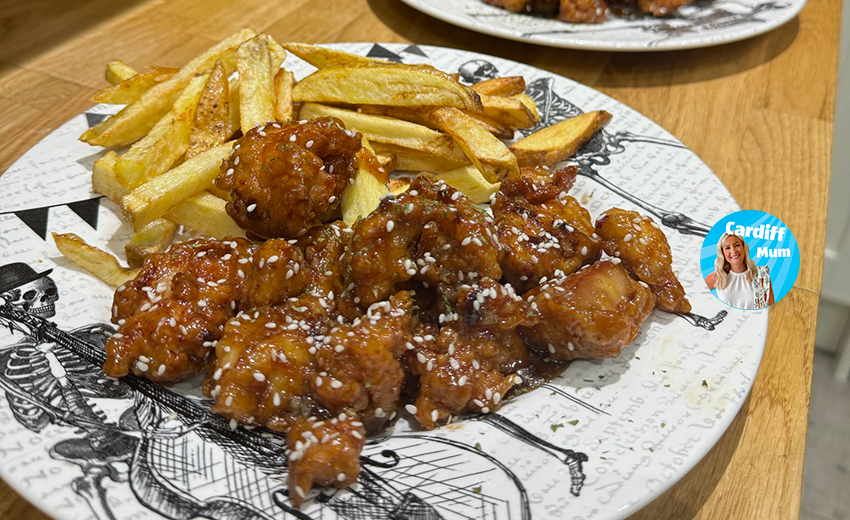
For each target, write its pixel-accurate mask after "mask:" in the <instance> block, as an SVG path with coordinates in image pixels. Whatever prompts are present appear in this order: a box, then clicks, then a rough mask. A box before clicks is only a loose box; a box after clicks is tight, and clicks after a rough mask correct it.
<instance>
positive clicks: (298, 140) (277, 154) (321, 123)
mask: <svg viewBox="0 0 850 520" xmlns="http://www.w3.org/2000/svg"><path fill="white" fill-rule="evenodd" d="M361 144H362V136H361V135H360V134H359V133H357V132H353V131H351V130H346V129H345V126H344V125H343V123H342V122H341V121H339V120H337V119H334V118H330V117H328V118H320V119H314V120H312V121H306V122H304V123H271V124H268V125H263V126H259V127H257V128H253V129H251V130H249V131H248V132H247V133H246V134H245V135H244V136H242V137H241V138H239V139H238V140H237V142H236V144H235V145H234V147H233V152H232V153H231V155H230V157H229V158H227V159H226V160H225V161H224V162H223V163H222V166H221V174H220V175H219V177H218V178H217V179H216V185H217V186H218V187H219V188H221V189H225V190H230V201H229V202H228V203H227V213H228V215H230V216H231V217H233V219H234V220H235V221H236V223H237V224H239V226H241V227H242V228H244V229H246V230H248V231H249V232H251V233H252V234H254V235H256V236H258V237H263V238H271V237H282V238H297V237H299V236H301V235H303V234H304V233H306V232H307V231H308V230H309V229H310V228H312V227H315V226H318V225H319V224H320V222H319V219H318V218H317V217H318V215H320V214H321V213H324V212H325V211H327V210H328V209H329V208H330V207H331V206H332V205H333V204H338V201H339V196H340V194H341V193H342V192H343V190H344V189H345V188H346V187H348V185H349V183H350V182H351V180H352V179H353V178H354V175H355V173H356V172H357V158H356V156H355V154H356V153H357V152H358V151H359V150H360V148H361Z"/></svg>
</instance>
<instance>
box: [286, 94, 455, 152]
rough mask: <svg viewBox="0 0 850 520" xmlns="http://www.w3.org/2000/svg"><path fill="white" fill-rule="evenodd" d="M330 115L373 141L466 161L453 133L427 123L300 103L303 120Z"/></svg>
mask: <svg viewBox="0 0 850 520" xmlns="http://www.w3.org/2000/svg"><path fill="white" fill-rule="evenodd" d="M328 116H333V117H336V118H337V119H339V120H341V121H342V122H343V123H345V126H346V127H347V128H352V129H354V130H357V131H358V132H360V133H362V134H363V135H364V136H365V137H366V138H367V139H368V140H369V142H370V143H373V144H374V143H383V144H391V145H394V146H398V147H401V148H407V149H409V150H416V151H419V152H424V153H427V154H431V155H434V156H437V157H441V158H445V159H449V160H451V161H454V162H460V163H462V162H463V155H464V154H463V151H462V150H461V149H460V148H459V147H458V146H457V145H456V144H455V142H454V140H453V139H452V138H451V136H449V135H446V134H444V133H441V132H437V131H436V130H431V129H430V128H428V127H426V126H423V125H418V124H416V123H411V122H408V121H402V120H401V119H395V118H393V117H387V116H380V115H373V114H363V113H360V112H355V111H353V110H346V109H344V108H336V107H331V106H327V105H321V104H318V103H304V104H303V105H302V106H301V118H302V119H314V118H317V117H328Z"/></svg>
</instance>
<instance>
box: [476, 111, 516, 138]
mask: <svg viewBox="0 0 850 520" xmlns="http://www.w3.org/2000/svg"><path fill="white" fill-rule="evenodd" d="M466 115H468V116H469V117H471V118H472V119H475V120H476V121H478V124H479V125H481V126H482V127H484V129H485V130H487V131H488V132H490V133H491V134H493V135H494V136H496V137H498V138H499V139H513V138H514V134H515V130H514V128H513V127H512V126H510V125H506V124H505V123H502V122H500V121H496V120H495V119H490V118H489V117H487V116H485V115H482V114H476V113H475V112H466Z"/></svg>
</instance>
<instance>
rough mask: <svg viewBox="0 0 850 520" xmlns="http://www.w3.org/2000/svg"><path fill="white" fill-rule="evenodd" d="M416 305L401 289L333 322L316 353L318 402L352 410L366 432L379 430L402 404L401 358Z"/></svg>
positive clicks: (314, 384) (337, 410)
mask: <svg viewBox="0 0 850 520" xmlns="http://www.w3.org/2000/svg"><path fill="white" fill-rule="evenodd" d="M413 307H414V305H413V300H412V299H411V298H410V294H409V293H407V292H400V293H398V294H396V295H394V296H393V297H392V298H391V299H390V300H389V301H386V302H379V303H375V304H373V305H372V306H371V307H370V308H369V310H368V312H367V313H366V315H364V316H363V317H362V318H361V319H357V320H355V321H354V322H353V323H351V324H341V325H339V326H337V327H334V328H333V329H332V330H331V331H330V332H329V333H328V335H327V336H326V337H325V340H324V341H323V342H322V344H321V345H319V347H318V351H317V352H316V364H317V366H318V369H319V370H320V372H319V373H318V375H316V376H315V377H314V378H312V379H311V381H312V391H313V395H314V397H315V399H316V402H317V403H319V404H321V405H322V406H324V407H325V408H327V410H328V411H329V412H330V413H332V414H337V413H340V412H342V411H348V410H353V411H354V412H357V415H358V416H359V417H361V419H362V421H363V422H364V423H365V424H366V431H369V432H375V431H378V430H379V429H380V427H381V426H383V425H384V423H385V422H386V419H387V417H388V416H389V415H390V414H392V413H393V412H394V411H395V409H396V407H397V406H398V400H399V393H400V392H401V388H402V383H403V381H404V370H403V369H402V368H401V364H400V363H399V361H398V359H397V358H398V357H400V356H401V354H402V353H404V352H405V351H406V348H405V344H407V343H409V342H410V341H411V339H412V333H411V330H412V312H413Z"/></svg>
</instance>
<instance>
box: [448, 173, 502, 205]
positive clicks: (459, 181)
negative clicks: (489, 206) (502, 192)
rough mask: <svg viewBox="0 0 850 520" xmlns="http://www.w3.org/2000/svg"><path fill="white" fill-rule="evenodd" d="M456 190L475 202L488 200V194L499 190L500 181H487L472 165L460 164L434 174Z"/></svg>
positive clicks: (480, 202) (481, 202)
mask: <svg viewBox="0 0 850 520" xmlns="http://www.w3.org/2000/svg"><path fill="white" fill-rule="evenodd" d="M435 177H436V178H437V179H440V180H443V181H445V182H446V184H448V185H449V186H451V187H452V188H454V189H456V190H460V191H461V192H463V194H464V195H466V196H467V197H469V200H471V201H472V202H475V203H476V204H483V203H485V202H489V201H490V196H491V195H493V194H494V193H496V192H497V191H499V187H500V186H501V183H499V182H496V183H492V182H489V181H488V180H487V179H485V178H484V176H483V175H481V172H479V171H478V168H476V167H475V166H473V165H471V164H470V165H468V166H462V167H460V168H456V169H454V170H451V171H447V172H443V173H440V174H437V175H436V176H435Z"/></svg>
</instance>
